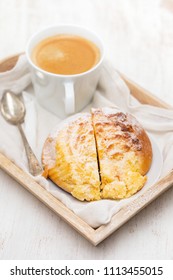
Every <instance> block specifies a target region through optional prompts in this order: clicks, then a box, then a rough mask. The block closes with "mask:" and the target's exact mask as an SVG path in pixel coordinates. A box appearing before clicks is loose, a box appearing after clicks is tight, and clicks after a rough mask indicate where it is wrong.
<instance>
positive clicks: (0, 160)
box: [0, 55, 173, 246]
mask: <svg viewBox="0 0 173 280" xmlns="http://www.w3.org/2000/svg"><path fill="white" fill-rule="evenodd" d="M17 60H18V55H16V56H13V57H10V58H7V59H5V60H3V61H2V62H1V63H0V72H5V71H8V70H10V69H12V68H13V67H14V66H15V64H16V62H17ZM121 76H122V78H123V79H124V81H125V82H126V84H127V85H128V87H129V89H130V91H131V94H132V95H133V96H134V97H135V98H137V99H138V100H139V101H140V102H141V103H143V104H150V105H153V106H158V107H162V108H166V109H171V106H169V105H168V104H166V103H165V102H163V101H162V100H160V99H159V98H157V97H156V96H153V95H152V94H151V93H149V92H148V91H146V90H145V89H143V88H141V87H140V86H138V85H137V84H135V83H134V82H132V81H130V80H129V79H128V78H127V77H126V76H125V75H123V74H121ZM0 168H2V169H3V170H4V171H5V172H6V173H8V174H9V175H10V176H11V177H12V178H14V180H16V181H17V182H19V183H20V184H21V185H22V186H23V187H24V188H25V189H26V190H28V191H29V192H31V193H32V194H33V195H34V196H36V197H37V198H38V199H39V200H40V201H42V202H43V203H44V204H45V205H47V206H48V207H49V208H50V209H51V210H52V211H54V212H55V213H56V214H57V215H59V216H60V217H61V218H62V219H63V220H65V221H66V222H67V223H68V224H70V225H71V226H72V227H73V228H74V229H75V230H77V231H78V232H79V233H80V234H81V235H82V236H84V237H85V238H86V239H88V240H89V241H90V242H91V243H92V244H93V245H95V246H96V245H98V244H99V243H100V242H101V241H103V240H104V239H105V238H107V237H108V236H109V235H110V234H112V233H113V232H114V231H115V230H117V229H118V228H119V227H120V226H121V225H123V224H124V223H125V222H127V221H128V220H129V219H130V218H131V217H133V216H134V215H136V214H137V213H138V212H139V211H141V210H142V209H143V208H144V207H146V206H147V205H148V204H149V203H151V202H152V201H153V200H154V199H156V198H157V197H158V196H159V195H161V194H162V193H163V192H165V191H166V190H167V189H169V188H170V187H171V186H172V185H173V170H172V171H171V172H170V173H169V174H168V175H167V176H165V177H164V178H162V179H161V180H160V181H158V182H157V183H156V184H155V185H154V186H151V187H150V188H149V189H148V190H146V191H145V193H143V194H142V195H141V196H140V197H138V198H137V199H136V200H134V201H133V202H131V203H129V204H128V205H126V206H124V207H123V208H122V209H121V210H120V211H119V212H118V213H117V214H115V215H114V216H113V217H112V219H111V222H110V223H108V224H107V225H103V226H100V227H99V228H97V229H93V228H92V227H90V226H89V225H88V224H87V223H85V222H84V221H83V220H82V219H80V218H79V217H78V216H77V215H76V214H74V213H73V212H72V211H71V210H69V209H68V208H67V207H66V206H65V205H64V204H63V203H61V202H60V201H59V200H58V199H56V198H55V197H54V196H52V195H51V194H50V193H49V192H48V191H46V190H45V189H44V188H43V187H42V186H40V185H39V184H38V183H37V182H35V180H34V179H33V178H32V177H31V176H29V175H28V174H27V173H26V172H24V171H23V170H21V169H20V168H19V167H17V166H16V165H15V164H14V163H13V162H12V161H11V160H9V159H8V158H7V157H6V156H4V155H3V154H1V153H0Z"/></svg>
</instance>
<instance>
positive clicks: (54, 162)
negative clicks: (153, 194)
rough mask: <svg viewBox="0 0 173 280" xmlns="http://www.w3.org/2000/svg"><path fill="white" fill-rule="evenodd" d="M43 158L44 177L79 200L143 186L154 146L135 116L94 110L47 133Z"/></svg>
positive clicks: (127, 192) (112, 195) (110, 196)
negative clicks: (49, 133) (48, 134)
mask: <svg viewBox="0 0 173 280" xmlns="http://www.w3.org/2000/svg"><path fill="white" fill-rule="evenodd" d="M42 161H43V165H44V168H45V176H48V177H49V178H50V179H51V180H52V181H53V182H55V184H57V185H58V186H59V187H61V188H62V189H64V190H66V191H67V192H69V193H71V194H72V195H73V196H74V197H76V198H77V199H79V200H87V201H92V200H98V199H101V198H108V199H122V198H127V197H129V196H131V195H133V194H134V193H136V192H137V191H139V190H140V189H141V188H142V187H143V186H144V184H145V182H146V179H147V178H146V176H145V174H146V173H147V171H148V170H149V168H150V165H151V161H152V147H151V143H150V140H149V138H148V136H147V134H146V132H145V131H144V129H143V128H142V127H141V125H140V124H139V123H138V122H137V120H136V119H135V118H134V117H133V116H132V115H130V114H124V113H122V112H120V111H119V110H117V109H115V108H102V109H92V110H91V114H89V113H84V114H80V115H77V116H75V117H74V119H73V120H70V121H67V123H66V125H65V126H62V127H61V128H60V129H58V130H55V132H54V133H53V134H52V135H50V136H49V137H48V138H47V140H46V142H45V145H44V148H43V154H42ZM98 167H99V168H100V170H98ZM99 175H100V176H99Z"/></svg>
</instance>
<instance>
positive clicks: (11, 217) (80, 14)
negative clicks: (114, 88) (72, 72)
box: [0, 0, 173, 259]
mask: <svg viewBox="0 0 173 280" xmlns="http://www.w3.org/2000/svg"><path fill="white" fill-rule="evenodd" d="M58 23H73V24H74V23H75V24H81V25H84V26H86V27H88V28H90V29H92V30H94V31H95V32H97V33H98V34H99V35H100V36H101V37H102V39H103V41H104V42H105V46H106V49H107V58H108V59H109V60H111V61H112V63H113V65H114V66H115V67H116V68H117V69H118V70H120V71H121V72H123V73H124V74H126V75H127V76H128V77H129V78H131V79H132V80H134V81H135V82H137V83H139V84H140V85H142V86H143V87H145V88H146V89H148V90H149V91H151V92H152V93H154V94H156V95H157V96H159V97H160V98H162V99H163V100H164V101H166V102H168V103H169V104H172V105H173V70H172V69H173V28H172V26H173V1H172V0H162V1H161V0H150V1H146V0H140V1H139V0H128V1H125V0H82V1H81V0H63V1H61V0H56V1H55V0H49V1H47V0H8V1H0V26H1V28H0V59H3V58H4V57H6V56H9V55H13V54H15V53H19V52H21V51H23V50H24V49H25V45H26V42H27V40H28V38H29V37H30V36H31V34H32V33H33V32H35V31H37V30H38V29H40V28H42V27H44V26H46V25H51V24H58ZM172 213H173V188H172V189H170V190H169V191H167V192H166V193H165V194H163V195H162V196H161V197H160V198H159V199H157V200H156V201H155V202H153V203H152V204H151V205H150V206H148V207H147V208H146V209H144V210H143V211H142V212H140V213H139V214H138V215H137V216H135V217H134V218H133V219H132V220H130V221H129V222H128V223H127V224H125V225H124V226H123V227H121V228H120V229H119V230H118V231H117V232H115V233H114V234H113V235H112V236H110V237H109V238H108V239H107V240H105V241H104V242H103V243H101V244H100V245H99V246H98V247H93V246H92V245H91V244H90V243H89V242H88V241H86V240H85V239H84V238H83V237H81V236H80V235H79V234H78V233H76V232H75V231H74V230H73V229H72V228H71V227H69V226H68V225H67V224H66V223H64V222H63V221H62V220H61V219H60V218H59V217H57V216H56V215H55V214H54V213H52V212H51V211H50V210H49V209H48V208H47V207H46V206H44V205H43V204H42V203H40V202H39V201H38V200H37V199H36V198H34V197H33V196H32V195H31V194H29V193H28V192H27V191H25V190H24V189H23V188H22V187H21V186H20V185H19V184H18V183H16V182H15V181H14V180H13V179H11V178H10V177H9V176H7V175H6V174H5V173H4V172H3V171H1V170H0V259H173V238H172V236H173V223H172Z"/></svg>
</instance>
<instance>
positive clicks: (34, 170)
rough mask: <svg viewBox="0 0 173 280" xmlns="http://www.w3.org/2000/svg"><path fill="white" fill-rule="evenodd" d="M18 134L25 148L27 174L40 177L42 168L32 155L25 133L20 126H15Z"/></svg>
mask: <svg viewBox="0 0 173 280" xmlns="http://www.w3.org/2000/svg"><path fill="white" fill-rule="evenodd" d="M17 127H18V129H19V131H20V134H21V136H22V140H23V144H24V147H25V151H26V155H27V159H28V165H29V172H30V173H31V174H32V175H33V176H37V175H40V174H41V173H42V172H43V169H42V167H41V166H40V164H39V162H38V160H37V158H36V156H35V155H34V153H33V151H32V149H31V147H30V145H29V143H28V140H27V139H26V136H25V133H24V131H23V129H22V126H21V124H18V125H17Z"/></svg>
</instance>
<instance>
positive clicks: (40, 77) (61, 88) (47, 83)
mask: <svg viewBox="0 0 173 280" xmlns="http://www.w3.org/2000/svg"><path fill="white" fill-rule="evenodd" d="M58 34H70V35H78V36H81V37H83V38H86V39H88V40H90V41H92V42H93V43H95V44H96V46H97V47H98V48H99V49H100V54H101V57H100V60H99V61H98V63H97V64H96V65H95V66H93V67H92V68H91V69H89V70H88V71H86V72H83V73H80V74H74V75H61V74H60V75H59V74H53V73H50V72H47V71H44V70H43V69H41V68H39V67H38V66H37V65H35V64H34V63H33V61H32V59H31V53H32V50H33V49H34V47H35V46H36V45H37V44H38V43H39V42H40V41H42V40H44V39H45V38H48V37H51V36H54V35H58ZM84 55H85V54H84ZM26 56H27V60H28V62H29V66H30V71H31V79H32V83H33V86H34V90H35V94H36V98H37V100H38V102H39V104H40V105H42V106H43V107H44V108H45V109H47V110H48V111H50V112H52V113H54V114H56V115H58V116H59V117H62V118H64V117H66V116H68V115H71V114H74V113H77V112H79V111H80V110H82V109H83V108H84V107H85V106H86V105H87V104H89V102H90V101H91V99H92V97H93V95H94V91H95V89H96V86H97V83H98V80H99V76H100V69H101V65H102V62H103V58H104V48H103V43H102V41H101V40H100V39H99V38H98V36H97V35H96V34H94V33H93V32H91V31H89V30H87V29H85V28H83V27H81V26H76V25H57V26H50V27H47V28H46V29H44V30H42V31H39V32H38V33H36V34H34V35H33V36H32V37H31V39H30V40H29V42H28V44H27V47H26Z"/></svg>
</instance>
